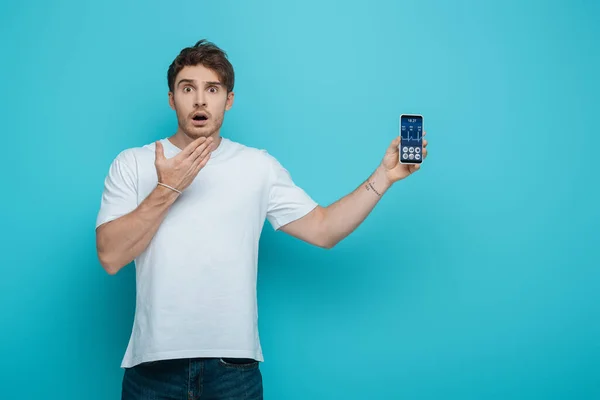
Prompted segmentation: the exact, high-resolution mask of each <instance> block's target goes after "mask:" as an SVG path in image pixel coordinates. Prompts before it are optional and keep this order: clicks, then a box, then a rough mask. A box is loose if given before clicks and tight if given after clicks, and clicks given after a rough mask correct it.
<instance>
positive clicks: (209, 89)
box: [208, 86, 219, 93]
mask: <svg viewBox="0 0 600 400" xmlns="http://www.w3.org/2000/svg"><path fill="white" fill-rule="evenodd" d="M208 91H209V92H210V93H217V92H218V91H219V89H218V88H217V87H216V86H211V87H209V88H208Z"/></svg>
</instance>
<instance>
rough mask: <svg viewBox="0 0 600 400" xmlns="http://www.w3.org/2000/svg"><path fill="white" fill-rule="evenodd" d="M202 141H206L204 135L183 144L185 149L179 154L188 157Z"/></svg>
mask: <svg viewBox="0 0 600 400" xmlns="http://www.w3.org/2000/svg"><path fill="white" fill-rule="evenodd" d="M204 142H206V138H205V137H204V136H202V137H199V138H198V139H196V140H194V141H193V142H192V143H190V144H188V145H187V146H185V149H183V150H182V151H181V153H180V154H181V156H182V157H184V158H187V157H189V156H190V155H191V154H192V153H193V152H194V150H196V148H198V146H200V145H201V144H203V143H204Z"/></svg>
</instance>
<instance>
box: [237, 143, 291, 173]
mask: <svg viewBox="0 0 600 400" xmlns="http://www.w3.org/2000/svg"><path fill="white" fill-rule="evenodd" d="M229 147H230V149H231V152H232V153H233V154H234V155H235V156H236V157H240V158H242V159H243V160H244V162H245V163H246V165H247V166H248V167H264V168H274V167H276V166H277V165H279V161H278V160H277V158H276V157H275V156H273V155H272V154H271V153H269V151H268V150H266V149H263V148H258V147H252V146H248V145H245V144H242V143H239V142H235V141H232V140H229Z"/></svg>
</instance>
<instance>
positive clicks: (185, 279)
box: [96, 40, 427, 400]
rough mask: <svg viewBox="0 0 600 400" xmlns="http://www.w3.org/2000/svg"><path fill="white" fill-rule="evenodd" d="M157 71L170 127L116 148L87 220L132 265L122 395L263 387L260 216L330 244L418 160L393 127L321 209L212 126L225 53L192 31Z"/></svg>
mask: <svg viewBox="0 0 600 400" xmlns="http://www.w3.org/2000/svg"><path fill="white" fill-rule="evenodd" d="M167 78H168V84H169V104H170V106H171V108H172V109H173V110H175V112H176V114H177V120H178V129H177V132H176V133H175V134H174V135H172V136H171V137H168V138H163V139H161V140H158V141H156V142H155V143H151V144H147V145H144V146H142V147H137V148H131V149H127V150H124V151H122V152H121V153H120V154H119V155H118V156H117V157H116V158H115V160H114V161H113V162H112V164H111V166H110V169H109V172H108V176H107V177H106V180H105V186H104V193H103V195H102V201H101V206H100V211H99V213H98V218H97V223H96V238H97V249H98V257H99V260H100V263H101V264H102V266H103V267H104V269H105V270H106V271H107V272H108V273H109V274H116V273H117V272H118V271H119V270H120V269H121V268H122V267H123V266H125V265H127V264H129V263H130V262H131V261H133V260H135V266H136V289H137V293H136V309H135V318H134V323H133V330H132V333H131V337H130V340H129V344H128V346H127V350H126V353H125V356H124V359H123V362H122V367H123V368H125V373H124V377H123V385H122V398H123V399H132V400H133V399H150V398H152V399H155V398H160V399H167V398H168V399H196V398H201V399H261V398H262V393H263V386H262V376H261V372H260V370H259V362H261V361H263V354H262V350H261V345H260V340H259V335H258V317H257V316H258V313H257V301H256V277H257V260H258V243H259V236H260V233H261V231H262V228H263V225H264V222H265V219H268V220H269V222H270V223H271V225H272V226H273V228H274V229H276V230H281V231H283V232H286V233H288V234H289V235H292V236H294V237H297V238H299V239H301V240H304V241H306V242H308V243H311V244H313V245H316V246H319V247H323V248H331V247H333V246H335V244H336V243H338V242H339V241H341V240H342V239H343V238H345V237H346V236H347V235H349V234H350V233H351V232H352V231H353V230H354V229H355V228H356V227H357V226H358V225H359V224H360V223H361V222H362V221H363V220H364V219H365V218H366V217H367V215H368V214H369V213H370V211H371V210H372V209H373V207H374V206H375V205H376V204H377V202H378V201H379V199H380V198H381V196H382V195H383V194H384V193H385V192H386V191H387V190H388V189H389V187H390V186H391V185H392V184H393V183H394V182H396V181H399V180H401V179H403V178H406V177H407V176H409V175H410V174H411V173H413V172H414V171H416V170H417V169H418V168H419V166H412V165H411V166H407V165H403V164H400V163H399V162H398V160H399V158H398V146H399V144H400V142H399V138H396V139H395V140H394V141H392V143H391V144H390V146H389V148H388V149H387V151H386V153H385V156H384V158H383V161H382V163H381V165H379V166H378V168H377V169H376V170H375V172H374V173H373V174H372V175H371V177H370V178H369V179H368V180H367V181H366V182H364V183H362V184H361V185H360V186H359V187H358V188H357V189H356V190H355V191H354V192H352V193H351V194H349V195H347V196H346V197H344V198H342V199H341V200H339V201H337V202H336V203H334V204H332V205H330V206H328V207H321V206H319V205H318V204H317V203H316V202H315V201H313V200H312V199H311V198H310V197H309V196H308V195H307V194H306V193H305V192H304V191H303V190H302V189H301V188H299V187H298V186H296V185H295V184H294V183H293V181H292V179H291V177H290V174H289V173H288V172H287V170H285V169H284V168H283V167H282V165H281V164H280V163H279V162H278V161H277V160H276V159H275V158H274V157H273V156H271V155H269V154H268V153H267V152H266V151H264V150H258V149H254V148H250V147H247V146H244V145H242V144H239V143H236V142H234V141H232V140H229V139H227V138H224V137H221V135H220V129H221V125H222V123H223V119H224V114H225V111H228V110H229V109H231V107H232V105H233V100H234V92H233V87H234V71H233V67H232V66H231V64H230V62H229V61H228V59H227V55H226V53H225V52H223V51H222V50H221V49H219V48H218V47H217V46H216V45H214V44H213V43H210V42H208V41H205V40H201V41H199V42H198V43H196V45H194V46H193V47H189V48H185V49H183V50H182V51H181V52H180V54H179V55H178V56H177V57H176V58H175V60H174V61H173V63H172V64H171V66H170V67H169V70H168V74H167ZM423 145H424V146H426V141H425V140H424V142H423ZM426 155H427V153H426V150H423V158H425V156H426Z"/></svg>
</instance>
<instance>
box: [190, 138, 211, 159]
mask: <svg viewBox="0 0 600 400" xmlns="http://www.w3.org/2000/svg"><path fill="white" fill-rule="evenodd" d="M209 146H210V143H209V142H208V141H206V142H204V143H202V144H201V145H200V146H198V147H196V149H195V150H194V152H193V153H192V154H191V155H190V157H189V158H190V160H192V162H195V161H196V160H197V159H198V158H200V157H201V155H202V153H203V152H204V151H205V150H206V149H207V148H209Z"/></svg>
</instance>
